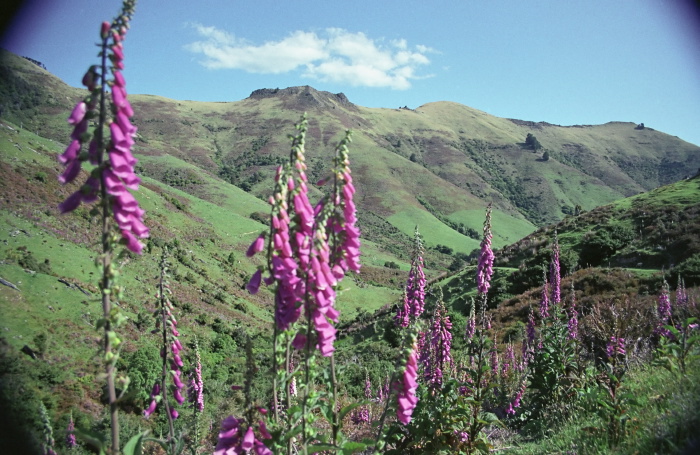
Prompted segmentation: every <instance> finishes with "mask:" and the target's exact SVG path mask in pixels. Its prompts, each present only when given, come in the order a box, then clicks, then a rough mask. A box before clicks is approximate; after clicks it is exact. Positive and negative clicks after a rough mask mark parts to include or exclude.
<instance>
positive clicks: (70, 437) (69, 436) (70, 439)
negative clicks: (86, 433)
mask: <svg viewBox="0 0 700 455" xmlns="http://www.w3.org/2000/svg"><path fill="white" fill-rule="evenodd" d="M77 445H78V442H77V441H76V439H75V423H74V422H73V414H71V415H70V420H69V421H68V428H66V446H67V447H68V448H69V449H72V448H73V447H75V446H77Z"/></svg>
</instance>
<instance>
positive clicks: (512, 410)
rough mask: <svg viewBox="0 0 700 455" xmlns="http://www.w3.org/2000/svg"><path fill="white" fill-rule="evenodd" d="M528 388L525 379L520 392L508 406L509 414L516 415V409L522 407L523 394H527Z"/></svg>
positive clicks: (507, 412) (507, 411)
mask: <svg viewBox="0 0 700 455" xmlns="http://www.w3.org/2000/svg"><path fill="white" fill-rule="evenodd" d="M526 389H527V382H526V381H523V383H522V385H521V386H520V389H519V390H518V393H516V394H515V398H514V399H513V401H512V402H511V403H509V404H508V408H506V414H507V415H509V416H514V415H515V410H516V409H518V408H519V407H520V405H521V404H522V403H521V400H522V399H523V395H524V394H525V390H526Z"/></svg>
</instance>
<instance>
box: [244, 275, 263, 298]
mask: <svg viewBox="0 0 700 455" xmlns="http://www.w3.org/2000/svg"><path fill="white" fill-rule="evenodd" d="M261 278H262V270H260V269H258V270H256V271H255V273H254V274H253V276H252V277H251V279H250V281H249V282H248V285H247V286H246V287H245V288H246V289H247V290H248V292H249V293H251V294H257V293H258V289H259V288H260V279H261Z"/></svg>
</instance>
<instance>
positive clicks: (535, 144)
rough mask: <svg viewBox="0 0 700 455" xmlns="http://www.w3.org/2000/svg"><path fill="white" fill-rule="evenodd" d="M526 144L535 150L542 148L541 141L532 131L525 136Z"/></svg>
mask: <svg viewBox="0 0 700 455" xmlns="http://www.w3.org/2000/svg"><path fill="white" fill-rule="evenodd" d="M525 145H527V146H528V147H530V148H531V149H532V150H534V151H537V150H539V149H541V148H542V144H540V141H538V140H537V138H536V137H535V135H534V134H532V133H527V137H525Z"/></svg>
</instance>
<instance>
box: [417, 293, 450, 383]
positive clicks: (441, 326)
mask: <svg viewBox="0 0 700 455" xmlns="http://www.w3.org/2000/svg"><path fill="white" fill-rule="evenodd" d="M437 292H438V301H437V308H436V309H435V316H434V318H433V326H432V329H431V332H430V345H429V350H430V351H431V355H430V356H428V358H427V360H428V364H427V366H426V378H427V380H428V385H429V386H430V387H433V388H440V387H442V383H443V375H444V374H445V373H449V372H450V371H451V370H452V354H451V350H452V334H451V333H450V331H451V330H452V323H451V322H450V317H449V316H448V314H447V310H446V309H445V303H444V302H443V300H442V289H441V288H438V291H437ZM424 349H425V348H424Z"/></svg>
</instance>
